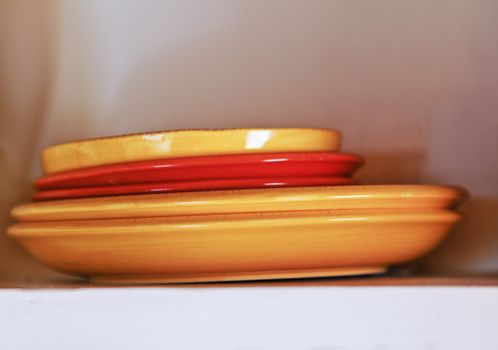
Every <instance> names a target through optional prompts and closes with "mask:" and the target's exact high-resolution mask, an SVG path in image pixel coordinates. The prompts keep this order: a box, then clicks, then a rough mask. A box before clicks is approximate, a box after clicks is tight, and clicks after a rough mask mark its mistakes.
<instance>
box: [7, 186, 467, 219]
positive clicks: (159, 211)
mask: <svg viewBox="0 0 498 350" xmlns="http://www.w3.org/2000/svg"><path fill="white" fill-rule="evenodd" d="M465 198H466V193H465V191H464V190H462V189H461V188H458V187H452V186H432V185H370V186H331V187H301V188H275V189H271V190H265V189H257V190H232V191H210V192H188V193H170V194H151V195H138V196H119V197H103V198H88V199H73V200H59V201H47V202H38V203H28V204H23V205H20V206H17V207H15V208H14V209H13V210H12V215H13V216H14V217H15V218H16V219H17V220H19V221H60V220H84V219H124V218H141V217H161V216H182V215H203V214H228V213H248V212H272V211H299V210H318V209H375V208H414V209H415V208H419V209H445V208H450V207H454V206H456V205H457V204H459V203H460V202H461V201H462V200H463V199H465Z"/></svg>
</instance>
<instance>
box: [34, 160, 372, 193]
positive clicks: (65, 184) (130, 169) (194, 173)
mask: <svg viewBox="0 0 498 350" xmlns="http://www.w3.org/2000/svg"><path fill="white" fill-rule="evenodd" d="M362 165H363V159H362V158H361V157H359V156H356V155H352V154H345V153H322V152H316V153H314V152H310V153H267V154H245V155H224V156H209V157H192V158H176V159H158V160H151V161H140V162H133V163H122V164H113V165H105V166H99V167H92V168H86V169H79V170H72V171H67V172H63V173H57V174H54V175H48V176H44V177H41V178H40V179H38V180H37V181H36V182H35V187H36V188H37V189H39V190H48V189H61V188H76V187H90V186H109V185H125V184H138V183H146V184H150V183H153V182H170V181H193V180H218V179H242V178H271V177H283V178H288V177H303V176H313V177H344V176H350V175H351V174H353V173H354V172H355V171H356V170H357V169H358V168H359V167H360V166H362ZM258 183H260V182H258ZM148 186H150V185H148ZM230 188H231V187H230Z"/></svg>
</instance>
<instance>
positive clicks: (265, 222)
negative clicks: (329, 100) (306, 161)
mask: <svg viewBox="0 0 498 350" xmlns="http://www.w3.org/2000/svg"><path fill="white" fill-rule="evenodd" d="M459 219H460V215H459V214H457V213H455V212H452V211H447V210H415V211H414V210H346V211H327V210H325V211H310V212H293V213H292V212H289V213H259V214H232V215H211V216H196V217H180V218H178V217H177V218H149V219H124V220H96V221H91V220H88V221H66V222H63V221H61V222H46V223H21V224H17V225H14V226H12V227H10V228H9V230H8V233H9V234H10V235H11V236H13V237H14V238H15V239H17V240H18V241H19V242H20V243H21V244H22V245H23V246H24V247H25V248H26V249H27V250H28V251H29V252H30V253H31V254H32V255H33V256H34V257H35V258H36V259H38V260H39V261H40V262H42V263H44V264H45V265H47V266H50V267H52V268H54V269H57V270H59V271H63V272H67V273H71V274H76V275H81V276H87V277H90V278H91V279H92V280H93V281H95V282H104V283H172V282H206V281H235V280H251V279H276V278H295V277H299V278H301V277H319V276H337V275H354V274H365V273H379V272H382V271H384V270H385V268H386V266H389V265H392V264H398V263H403V262H406V261H409V260H412V259H415V258H418V257H420V256H421V255H424V254H425V253H427V252H428V251H430V250H431V249H432V248H434V247H435V246H436V245H437V244H438V243H439V242H440V241H441V239H442V238H443V237H444V236H445V235H446V234H447V233H448V231H449V230H450V229H451V228H452V227H453V225H455V223H457V222H458V220H459Z"/></svg>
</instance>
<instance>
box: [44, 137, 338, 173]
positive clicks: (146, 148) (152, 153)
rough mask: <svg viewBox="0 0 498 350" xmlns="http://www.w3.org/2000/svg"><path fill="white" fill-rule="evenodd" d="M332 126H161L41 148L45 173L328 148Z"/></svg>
mask: <svg viewBox="0 0 498 350" xmlns="http://www.w3.org/2000/svg"><path fill="white" fill-rule="evenodd" d="M339 148H340V134H339V132H338V131H336V130H332V129H301V128H295V129H222V130H179V131H159V132H151V133H143V134H131V135H123V136H114V137H105V138H98V139H89V140H82V141H74V142H69V143H63V144H59V145H54V146H50V147H48V148H46V149H45V150H43V152H42V154H41V162H42V166H43V171H44V173H45V174H52V173H57V172H61V171H65V170H73V169H79V168H86V167H92V166H97V165H104V164H114V163H123V162H133V161H139V160H151V159H161V158H178V157H193V156H208V155H222V154H244V153H269V152H324V151H325V152H328V151H330V152H332V151H338V150H339Z"/></svg>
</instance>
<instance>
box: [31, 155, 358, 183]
mask: <svg viewBox="0 0 498 350" xmlns="http://www.w3.org/2000/svg"><path fill="white" fill-rule="evenodd" d="M261 163H287V164H299V163H309V164H311V163H336V164H337V163H343V164H344V163H349V164H354V165H357V166H358V167H360V166H361V165H362V164H363V163H364V160H363V157H361V156H358V155H355V154H349V153H332V152H299V153H290V152H286V153H262V154H241V155H219V156H205V157H189V158H170V159H155V160H147V161H139V162H128V163H119V164H110V165H102V166H98V167H90V168H84V169H77V170H70V171H65V172H60V173H57V174H52V175H47V176H43V177H40V178H38V179H37V180H36V181H35V182H34V186H35V188H36V189H38V190H48V189H55V188H71V187H87V186H88V185H83V186H61V185H59V184H60V183H64V182H66V181H71V182H76V181H78V180H84V179H86V178H89V177H98V176H109V175H111V174H116V173H126V172H130V171H135V172H138V171H152V170H164V169H172V168H174V169H185V170H186V169H189V168H202V167H215V166H232V165H234V166H235V165H250V164H261ZM337 176H342V174H341V175H337ZM182 180H183V179H182ZM185 180H190V179H185ZM168 181H180V180H168ZM107 185H108V184H103V185H96V184H93V185H90V186H107Z"/></svg>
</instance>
